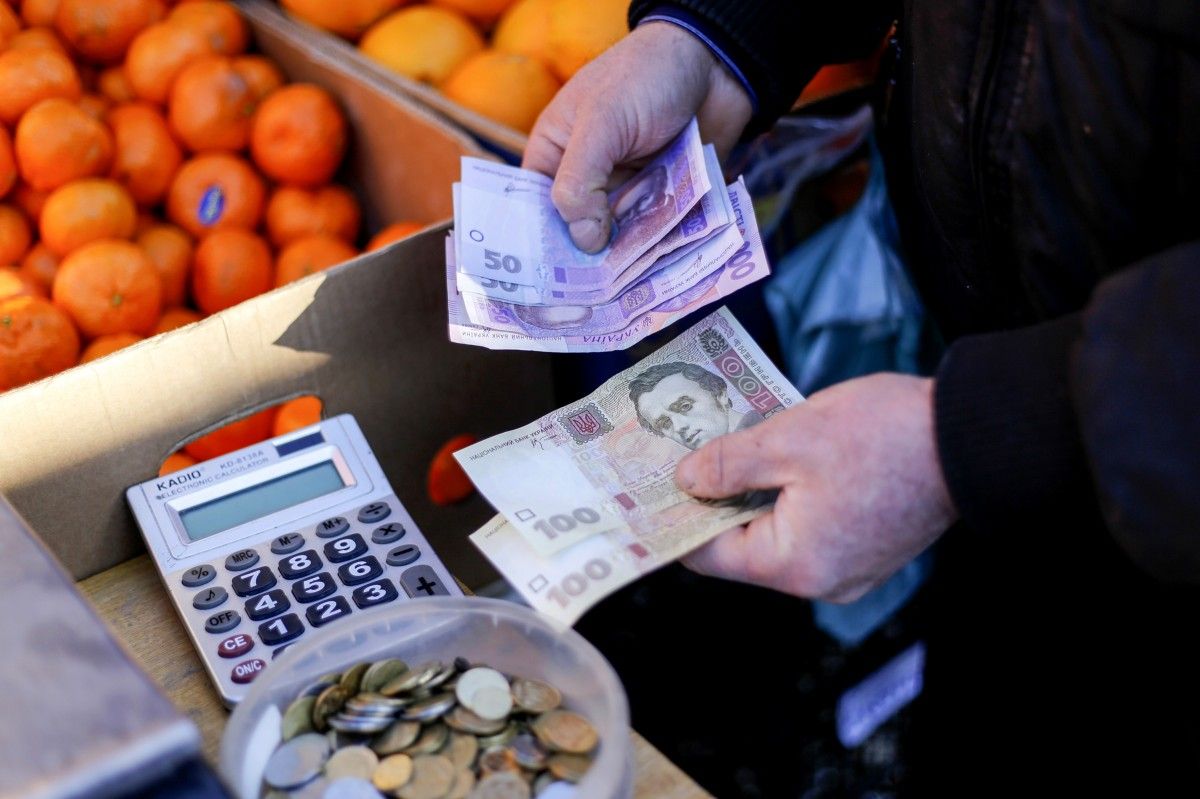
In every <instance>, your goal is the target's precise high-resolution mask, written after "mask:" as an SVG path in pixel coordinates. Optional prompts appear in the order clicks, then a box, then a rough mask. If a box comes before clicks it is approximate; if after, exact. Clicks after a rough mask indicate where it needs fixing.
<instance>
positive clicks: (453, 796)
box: [446, 768, 475, 799]
mask: <svg viewBox="0 0 1200 799" xmlns="http://www.w3.org/2000/svg"><path fill="white" fill-rule="evenodd" d="M474 787H475V774H474V772H472V771H471V770H470V769H465V768H464V769H459V770H458V773H457V774H455V775H454V783H453V784H452V785H451V786H450V792H449V793H447V794H446V799H467V795H468V794H469V793H471V789H472V788H474Z"/></svg>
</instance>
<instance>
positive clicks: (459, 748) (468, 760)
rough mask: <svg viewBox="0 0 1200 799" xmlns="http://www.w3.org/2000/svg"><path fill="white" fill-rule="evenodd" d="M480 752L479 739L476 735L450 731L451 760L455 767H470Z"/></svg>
mask: <svg viewBox="0 0 1200 799" xmlns="http://www.w3.org/2000/svg"><path fill="white" fill-rule="evenodd" d="M477 754H479V740H478V739H476V737H475V736H474V735H464V734H462V733H460V732H452V733H450V753H449V757H450V760H451V761H452V762H453V763H454V767H455V768H459V769H464V768H470V767H471V766H472V764H474V762H475V755H477Z"/></svg>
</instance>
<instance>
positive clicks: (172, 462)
mask: <svg viewBox="0 0 1200 799" xmlns="http://www.w3.org/2000/svg"><path fill="white" fill-rule="evenodd" d="M196 463H197V461H196V459H195V458H193V457H192V456H191V455H188V454H187V453H186V452H172V453H171V454H170V455H168V456H167V459H166V460H165V461H163V464H162V466H160V467H159V468H158V476H159V477H162V476H163V475H167V474H171V473H172V472H178V471H182V470H183V469H186V468H188V467H189V466H195V465H196Z"/></svg>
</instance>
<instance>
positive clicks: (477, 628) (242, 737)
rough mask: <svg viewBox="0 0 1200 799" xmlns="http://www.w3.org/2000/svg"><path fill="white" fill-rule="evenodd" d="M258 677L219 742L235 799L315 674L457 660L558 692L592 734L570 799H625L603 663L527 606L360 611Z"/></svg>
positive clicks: (469, 603)
mask: <svg viewBox="0 0 1200 799" xmlns="http://www.w3.org/2000/svg"><path fill="white" fill-rule="evenodd" d="M309 636H310V637H309V638H308V640H302V641H301V642H300V643H297V644H295V645H294V646H292V647H291V648H290V649H289V650H287V651H286V652H284V653H283V655H281V656H280V658H279V660H277V661H276V662H275V663H273V664H271V667H270V668H268V669H267V670H266V671H264V672H263V674H262V676H260V677H259V678H258V679H257V680H256V681H255V683H254V685H253V687H252V688H251V690H250V692H249V693H248V694H247V695H246V698H245V699H244V700H243V701H242V703H241V704H240V705H238V707H237V709H236V710H234V712H233V715H231V716H230V718H229V724H228V726H227V727H226V728H225V735H224V737H223V738H222V739H221V765H220V770H221V775H222V777H224V779H225V782H226V784H227V785H229V786H230V787H231V788H232V789H233V790H234V792H235V794H236V795H237V796H238V797H240V799H258V797H259V795H260V793H261V786H262V774H263V770H264V769H265V768H266V763H267V759H268V758H269V757H270V756H271V753H272V752H273V751H274V750H275V747H276V746H277V745H278V744H279V739H280V732H279V725H280V721H281V718H282V714H283V711H284V710H285V709H286V708H287V706H288V704H289V703H290V702H291V701H292V700H293V699H295V698H296V695H297V694H298V693H299V692H300V691H301V690H302V689H303V688H304V687H305V686H307V685H308V684H310V683H311V682H312V681H313V680H315V679H316V678H317V677H320V676H321V675H323V674H327V673H329V672H331V671H341V670H342V669H344V668H346V667H348V666H351V665H353V664H355V663H358V662H360V661H364V660H379V659H381V658H386V657H398V658H401V659H402V660H404V661H405V662H406V663H408V664H409V665H417V664H419V663H424V662H427V661H431V660H441V661H445V662H449V661H451V660H453V659H454V658H455V657H458V656H460V655H461V656H462V657H465V658H467V659H468V660H470V661H472V662H479V663H487V664H488V665H489V666H492V667H493V668H496V669H499V670H500V671H503V672H506V673H508V674H512V675H516V676H521V677H529V678H533V679H537V680H543V681H545V682H548V683H550V684H551V685H553V686H555V687H556V688H558V689H559V690H560V691H561V692H562V695H563V705H564V707H566V708H568V709H570V710H574V711H576V712H577V713H580V714H582V715H583V716H584V717H585V718H587V719H588V721H590V722H591V723H592V725H593V726H594V727H595V728H596V731H597V732H598V733H599V734H600V747H599V749H598V750H597V752H596V760H595V762H594V763H593V764H592V768H591V769H590V770H589V771H588V773H587V776H585V777H584V779H583V780H582V781H581V782H579V784H578V785H577V786H576V787H577V791H576V793H575V797H576V799H629V797H631V796H633V751H632V746H631V743H630V738H629V705H628V702H627V701H626V699H625V691H624V689H623V688H622V687H621V683H620V681H619V680H618V679H617V675H616V674H615V673H614V672H613V670H612V666H610V665H609V664H608V661H606V660H605V659H604V657H603V656H602V655H601V654H600V653H599V652H597V651H596V649H595V648H594V647H593V646H592V645H591V644H589V643H588V642H587V641H585V640H584V639H583V638H582V637H581V636H580V635H579V634H578V633H576V632H575V631H574V630H571V629H570V628H568V627H563V626H561V625H559V624H558V623H556V622H553V621H551V620H549V619H545V618H543V617H541V616H539V615H537V614H536V613H534V612H533V611H531V610H529V609H528V608H525V607H522V606H520V605H514V604H512V603H510V602H502V601H499V600H494V599H483V598H479V597H430V598H428V599H425V598H422V599H419V600H415V601H412V602H404V603H401V604H399V605H396V606H395V607H391V608H379V609H375V610H370V611H367V612H365V613H362V614H360V615H359V616H357V617H356V618H355V617H351V618H350V619H347V620H343V621H339V622H338V623H336V624H334V625H331V626H330V627H327V628H325V629H324V630H319V631H316V630H314V631H310V633H309Z"/></svg>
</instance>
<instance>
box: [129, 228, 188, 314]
mask: <svg viewBox="0 0 1200 799" xmlns="http://www.w3.org/2000/svg"><path fill="white" fill-rule="evenodd" d="M135 241H137V244H138V246H139V247H141V248H142V250H144V251H145V253H146V257H147V258H149V259H150V263H152V264H154V268H155V269H157V270H158V277H159V280H160V281H161V282H162V306H163V307H164V308H170V307H172V306H175V305H183V303H184V301H185V300H186V299H187V284H188V277H189V276H190V274H191V271H192V255H193V250H192V239H191V237H190V236H188V234H186V233H184V232H183V231H182V230H181V229H180V228H177V227H175V226H174V225H154V226H153V227H149V228H147V229H146V230H144V231H142V232H141V233H139V234H138V236H137V238H136V239H135Z"/></svg>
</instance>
